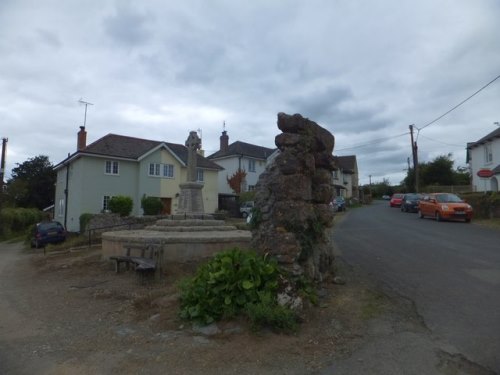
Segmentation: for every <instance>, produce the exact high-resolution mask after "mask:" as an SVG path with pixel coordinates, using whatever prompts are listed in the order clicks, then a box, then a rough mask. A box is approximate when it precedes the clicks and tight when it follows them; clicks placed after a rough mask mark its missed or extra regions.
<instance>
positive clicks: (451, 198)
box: [436, 194, 462, 203]
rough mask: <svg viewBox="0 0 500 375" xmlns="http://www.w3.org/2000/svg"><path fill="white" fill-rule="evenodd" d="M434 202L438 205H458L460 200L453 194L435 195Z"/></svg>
mask: <svg viewBox="0 0 500 375" xmlns="http://www.w3.org/2000/svg"><path fill="white" fill-rule="evenodd" d="M436 200H437V201H438V202H439V203H460V202H462V200H461V199H460V198H459V197H457V196H456V195H455V194H439V195H436Z"/></svg>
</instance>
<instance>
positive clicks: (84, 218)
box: [80, 213, 94, 233]
mask: <svg viewBox="0 0 500 375" xmlns="http://www.w3.org/2000/svg"><path fill="white" fill-rule="evenodd" d="M93 216H94V215H93V214H89V213H84V214H81V215H80V233H83V232H85V230H87V225H88V224H89V221H90V219H92V217H93Z"/></svg>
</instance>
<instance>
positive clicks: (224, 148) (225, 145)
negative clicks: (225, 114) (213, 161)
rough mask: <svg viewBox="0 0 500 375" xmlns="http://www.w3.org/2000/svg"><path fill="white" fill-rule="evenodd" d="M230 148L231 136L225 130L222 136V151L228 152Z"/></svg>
mask: <svg viewBox="0 0 500 375" xmlns="http://www.w3.org/2000/svg"><path fill="white" fill-rule="evenodd" d="M228 149H229V136H228V135H227V131H225V130H224V131H223V132H222V135H221V136H220V151H224V152H226V151H227V150H228Z"/></svg>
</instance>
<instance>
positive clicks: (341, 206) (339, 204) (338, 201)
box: [332, 197, 345, 212]
mask: <svg viewBox="0 0 500 375" xmlns="http://www.w3.org/2000/svg"><path fill="white" fill-rule="evenodd" d="M332 204H333V209H334V210H335V211H336V212H339V211H345V199H344V197H335V198H333V201H332Z"/></svg>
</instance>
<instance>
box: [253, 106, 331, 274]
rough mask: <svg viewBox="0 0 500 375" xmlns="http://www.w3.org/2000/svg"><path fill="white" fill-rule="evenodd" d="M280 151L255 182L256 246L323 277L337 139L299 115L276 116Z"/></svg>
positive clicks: (296, 268)
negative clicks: (333, 153) (334, 152)
mask: <svg viewBox="0 0 500 375" xmlns="http://www.w3.org/2000/svg"><path fill="white" fill-rule="evenodd" d="M278 128H279V129H280V130H281V131H282V133H281V134H279V135H278V136H276V139H275V143H276V146H277V147H278V148H279V150H280V153H279V155H278V156H277V157H276V159H275V160H274V162H273V163H272V164H271V165H270V166H269V167H268V168H267V169H266V171H265V172H264V173H262V174H261V176H260V178H259V182H258V183H257V185H256V195H255V206H256V210H257V211H256V212H255V214H254V217H253V221H254V225H255V229H254V230H253V231H252V246H253V247H254V248H255V249H257V250H258V251H260V252H262V253H269V254H271V255H272V256H274V257H276V259H277V260H278V262H280V263H281V265H282V266H284V267H286V268H288V269H289V270H290V271H292V272H295V273H305V274H306V275H308V276H309V277H311V278H313V279H314V280H318V281H321V280H323V279H324V278H325V277H326V276H327V275H328V274H329V273H331V268H332V263H333V249H332V245H331V243H330V231H331V226H332V225H333V210H332V209H331V208H330V206H329V203H330V202H331V200H332V198H333V194H334V191H333V186H332V183H331V181H332V171H333V170H335V169H336V167H335V164H334V159H333V155H332V152H333V147H334V144H335V138H334V137H333V135H332V134H331V133H330V132H328V131H327V130H326V129H324V128H322V127H321V126H319V125H318V124H316V123H315V122H313V121H310V120H309V119H306V118H304V117H302V116H301V115H299V114H296V115H293V116H290V115H287V114H284V113H279V114H278Z"/></svg>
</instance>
